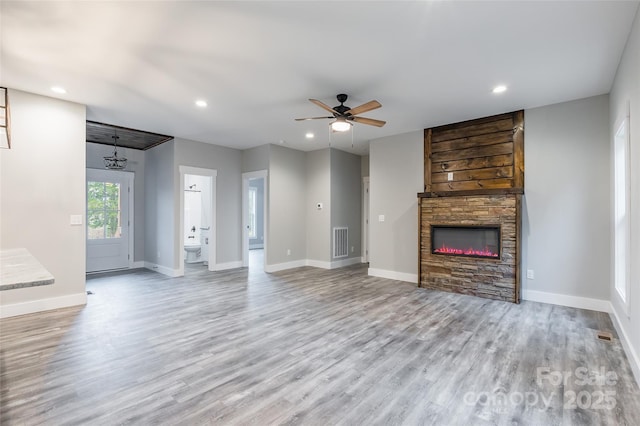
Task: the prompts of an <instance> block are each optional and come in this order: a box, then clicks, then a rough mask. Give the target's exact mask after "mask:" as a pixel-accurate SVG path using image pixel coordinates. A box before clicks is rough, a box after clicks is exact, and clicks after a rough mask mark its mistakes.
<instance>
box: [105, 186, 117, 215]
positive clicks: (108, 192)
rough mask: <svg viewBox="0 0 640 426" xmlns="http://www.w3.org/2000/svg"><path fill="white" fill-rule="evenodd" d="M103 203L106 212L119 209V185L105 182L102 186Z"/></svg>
mask: <svg viewBox="0 0 640 426" xmlns="http://www.w3.org/2000/svg"><path fill="white" fill-rule="evenodd" d="M104 189H105V193H104V203H105V209H107V210H119V209H120V184H119V183H113V182H105V184H104Z"/></svg>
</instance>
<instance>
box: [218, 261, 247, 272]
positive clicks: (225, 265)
mask: <svg viewBox="0 0 640 426" xmlns="http://www.w3.org/2000/svg"><path fill="white" fill-rule="evenodd" d="M236 268H242V261H241V260H236V261H235V262H225V263H218V264H217V265H216V266H215V268H214V271H224V270H226V269H236Z"/></svg>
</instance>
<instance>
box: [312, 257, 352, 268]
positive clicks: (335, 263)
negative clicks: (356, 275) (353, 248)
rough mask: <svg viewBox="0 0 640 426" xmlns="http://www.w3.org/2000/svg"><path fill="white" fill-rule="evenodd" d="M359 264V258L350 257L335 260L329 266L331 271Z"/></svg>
mask: <svg viewBox="0 0 640 426" xmlns="http://www.w3.org/2000/svg"><path fill="white" fill-rule="evenodd" d="M358 263H361V262H360V258H359V257H349V258H347V259H342V260H334V261H333V262H331V263H330V264H329V269H336V268H344V267H345V266H351V265H356V264H358ZM309 266H311V265H309Z"/></svg>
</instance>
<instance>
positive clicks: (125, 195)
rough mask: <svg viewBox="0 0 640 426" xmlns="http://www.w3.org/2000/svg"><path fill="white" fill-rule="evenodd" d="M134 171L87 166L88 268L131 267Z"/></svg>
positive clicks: (89, 270)
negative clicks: (130, 210) (130, 240)
mask: <svg viewBox="0 0 640 426" xmlns="http://www.w3.org/2000/svg"><path fill="white" fill-rule="evenodd" d="M132 186H133V173H130V172H121V171H114V170H96V169H87V272H97V271H108V270H111V269H123V268H128V267H129V250H130V247H129V246H130V244H129V233H130V218H129V202H130V200H129V197H130V191H131V188H132Z"/></svg>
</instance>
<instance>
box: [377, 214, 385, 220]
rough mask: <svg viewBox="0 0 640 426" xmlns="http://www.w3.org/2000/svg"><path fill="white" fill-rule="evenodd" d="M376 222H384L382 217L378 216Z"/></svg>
mask: <svg viewBox="0 0 640 426" xmlns="http://www.w3.org/2000/svg"><path fill="white" fill-rule="evenodd" d="M378 222H384V215H383V214H381V215H378Z"/></svg>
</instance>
